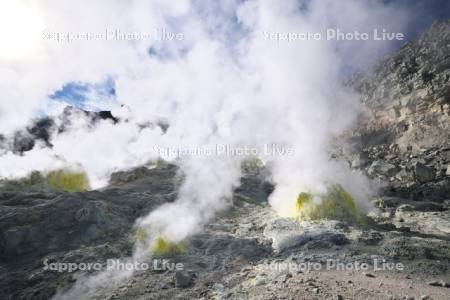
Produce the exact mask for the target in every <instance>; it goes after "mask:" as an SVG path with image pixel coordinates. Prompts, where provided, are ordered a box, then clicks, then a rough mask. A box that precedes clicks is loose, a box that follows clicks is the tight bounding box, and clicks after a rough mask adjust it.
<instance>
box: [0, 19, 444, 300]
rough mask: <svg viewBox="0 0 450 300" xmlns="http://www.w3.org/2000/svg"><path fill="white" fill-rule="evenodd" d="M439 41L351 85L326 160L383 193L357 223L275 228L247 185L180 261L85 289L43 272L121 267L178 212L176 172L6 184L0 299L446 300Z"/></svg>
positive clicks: (1, 199) (74, 275) (422, 42)
mask: <svg viewBox="0 0 450 300" xmlns="http://www.w3.org/2000/svg"><path fill="white" fill-rule="evenodd" d="M449 36H450V23H449V22H443V23H436V24H434V25H433V26H432V28H431V29H430V30H429V31H428V32H427V33H425V34H423V35H422V36H421V37H419V38H418V39H417V40H416V41H412V42H410V43H408V44H406V45H405V46H404V47H402V49H400V51H399V52H398V53H396V54H394V55H393V56H391V57H389V58H387V59H385V60H384V61H383V62H381V63H380V65H379V66H378V67H377V68H375V69H374V71H373V72H372V73H369V74H365V75H361V76H359V77H355V79H354V80H353V82H352V84H353V86H355V88H356V89H358V90H359V91H360V92H361V95H362V99H363V102H364V104H365V107H366V111H365V114H364V115H363V116H362V117H361V121H360V124H359V126H358V127H356V128H355V129H354V130H353V131H352V132H349V133H348V134H347V135H346V136H345V138H346V139H347V140H348V141H350V145H351V146H345V147H340V148H338V149H337V150H336V151H335V153H334V154H333V155H334V156H335V157H336V158H337V159H345V160H348V162H349V164H350V166H351V167H352V168H355V169H361V170H363V171H364V172H366V173H367V175H368V176H370V177H372V178H374V179H375V180H380V182H383V183H385V185H384V188H383V190H382V191H381V195H380V197H378V198H376V199H372V203H373V207H374V209H373V211H372V212H370V213H369V214H368V217H367V219H366V221H365V222H362V223H357V224H348V223H346V222H343V221H338V220H318V221H302V222H299V221H296V220H290V219H285V218H281V217H279V216H277V215H276V214H275V213H274V211H273V210H272V209H271V208H270V206H269V205H268V203H267V197H268V195H269V194H270V193H271V191H272V187H271V185H270V184H269V183H267V182H265V181H264V180H263V179H262V178H261V177H260V176H255V173H254V174H247V176H245V177H244V178H242V185H241V186H240V187H239V188H238V189H237V190H236V191H235V193H234V197H233V205H232V207H230V209H229V210H227V211H224V212H222V213H221V214H220V215H218V216H217V218H216V219H215V220H213V221H212V222H211V223H210V224H209V225H208V226H207V227H206V228H205V229H204V231H202V232H201V233H199V234H196V235H194V236H192V237H191V238H189V239H188V240H187V241H186V247H185V251H182V252H180V253H171V254H169V253H166V254H163V255H162V256H160V257H155V258H154V259H157V260H156V263H155V260H153V259H152V260H150V261H149V265H150V267H149V268H148V269H146V270H140V271H136V272H135V273H133V274H127V276H125V277H123V278H122V280H120V281H113V280H108V279H107V280H104V281H102V282H100V281H99V282H100V284H98V285H95V288H86V285H85V286H79V285H78V284H79V283H80V282H82V279H83V278H89V277H86V276H89V275H95V274H102V273H101V272H98V271H97V270H90V271H82V270H81V271H80V270H78V271H77V272H68V271H67V270H66V271H63V272H58V271H56V270H52V269H48V268H47V269H45V268H44V266H45V263H47V264H50V263H57V262H59V263H78V264H79V263H100V264H101V269H102V270H103V269H104V268H105V266H106V264H107V259H115V258H126V257H129V256H130V255H131V253H132V251H133V244H134V242H135V239H136V228H134V226H133V224H134V222H135V220H136V219H137V218H138V217H140V216H143V215H145V214H147V213H148V212H149V211H151V210H152V209H154V208H155V207H157V206H159V205H161V204H162V203H165V202H171V201H174V199H176V194H177V187H178V185H179V183H180V180H182V178H181V177H180V176H179V174H178V172H177V168H176V167H175V166H173V165H166V164H157V165H155V166H152V167H150V168H149V167H141V168H138V169H135V170H130V171H125V172H120V173H116V174H113V176H112V177H111V182H110V185H109V186H108V187H107V188H105V189H102V190H98V191H90V192H81V193H61V192H54V191H51V190H48V189H47V188H45V187H42V186H39V185H23V184H20V183H11V182H2V183H1V184H0V228H2V230H1V235H0V269H1V273H0V298H1V299H49V298H50V297H52V296H55V295H56V299H438V300H440V299H449V297H450V296H449V295H450V288H449V287H450V235H449V234H450V196H449V195H450V193H449V188H450V183H449V180H450V171H448V168H449V164H450V143H449V133H450V131H449V128H448V126H449V124H450V123H449V102H450V100H449V90H448V89H449V84H448V82H449V74H450V73H449V72H450V65H449V64H450V60H449V59H450V58H449V53H450V51H448V50H449V45H450V43H449ZM164 260H167V261H166V262H168V264H166V265H165V267H164V268H162V267H161V266H162V263H163V261H164ZM172 263H174V264H179V266H180V268H178V269H177V268H176V267H175V265H172ZM92 278H97V277H92ZM87 287H88V286H87Z"/></svg>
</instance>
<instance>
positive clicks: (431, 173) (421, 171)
mask: <svg viewBox="0 0 450 300" xmlns="http://www.w3.org/2000/svg"><path fill="white" fill-rule="evenodd" d="M414 177H415V179H416V180H417V181H419V182H422V183H424V182H429V181H432V180H434V179H435V177H436V170H434V169H433V168H431V167H428V166H425V165H424V164H422V163H420V162H418V163H416V164H415V165H414Z"/></svg>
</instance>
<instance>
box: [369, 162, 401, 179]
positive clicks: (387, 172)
mask: <svg viewBox="0 0 450 300" xmlns="http://www.w3.org/2000/svg"><path fill="white" fill-rule="evenodd" d="M397 171H398V168H397V167H396V166H394V165H393V164H390V163H388V162H386V161H384V160H376V161H374V162H373V163H372V164H371V165H370V167H369V169H368V170H367V173H368V174H369V175H372V176H373V175H383V176H386V177H391V176H394V175H395V174H396V173H397Z"/></svg>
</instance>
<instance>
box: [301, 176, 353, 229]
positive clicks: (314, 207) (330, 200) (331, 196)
mask: <svg viewBox="0 0 450 300" xmlns="http://www.w3.org/2000/svg"><path fill="white" fill-rule="evenodd" d="M295 208H296V218H297V219H298V220H316V219H334V220H345V221H353V222H360V221H361V216H360V214H359V213H358V209H357V207H356V204H355V200H354V199H353V197H352V196H351V195H350V194H349V193H348V192H347V191H346V190H345V189H344V188H343V187H342V186H341V185H339V184H336V185H333V186H331V187H330V188H329V189H328V191H327V193H326V194H324V195H313V194H311V193H305V192H302V193H300V194H299V195H298V198H297V202H296V206H295Z"/></svg>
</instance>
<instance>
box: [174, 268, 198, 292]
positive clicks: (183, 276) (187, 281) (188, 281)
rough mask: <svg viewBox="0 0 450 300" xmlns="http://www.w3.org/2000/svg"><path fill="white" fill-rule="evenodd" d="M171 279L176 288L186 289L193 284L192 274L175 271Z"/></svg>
mask: <svg viewBox="0 0 450 300" xmlns="http://www.w3.org/2000/svg"><path fill="white" fill-rule="evenodd" d="M173 278H174V282H175V286H176V287H178V288H187V287H189V286H191V285H192V284H193V283H194V274H192V273H187V272H183V271H177V272H175V275H174V276H173Z"/></svg>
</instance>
